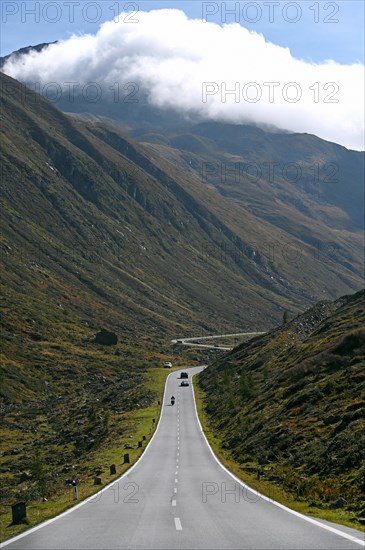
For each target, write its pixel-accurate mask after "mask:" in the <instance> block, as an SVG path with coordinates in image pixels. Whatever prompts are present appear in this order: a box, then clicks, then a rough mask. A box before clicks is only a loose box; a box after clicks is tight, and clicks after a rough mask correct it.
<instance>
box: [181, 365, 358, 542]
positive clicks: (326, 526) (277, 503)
mask: <svg viewBox="0 0 365 550" xmlns="http://www.w3.org/2000/svg"><path fill="white" fill-rule="evenodd" d="M195 374H196V373H193V374H192V375H191V385H192V386H193V391H192V394H193V401H194V409H195V415H196V419H197V421H198V425H199V428H200V431H201V433H202V434H203V437H204V439H205V442H206V444H207V445H208V447H209V450H210V452H211V453H212V455H213V458H214V460H215V461H216V462H217V464H218V465H219V466H220V467H221V468H222V469H223V470H224V471H225V472H226V473H227V474H228V475H230V476H231V477H232V478H233V479H234V480H235V481H237V483H239V484H240V485H241V486H242V487H244V488H245V489H249V491H251V493H253V494H254V495H257V496H259V497H260V498H262V499H263V500H266V501H267V502H271V504H274V506H278V508H281V509H282V510H285V511H286V512H289V514H293V515H294V516H297V517H298V518H301V519H304V520H305V521H308V523H312V524H313V525H317V527H321V528H322V529H325V530H326V531H330V532H331V533H334V534H335V535H339V536H340V537H343V538H345V539H347V540H351V541H352V542H355V543H356V544H359V545H360V546H363V547H364V548H365V541H362V540H360V539H358V538H357V537H354V536H353V535H349V534H348V533H345V532H344V531H340V530H339V529H335V528H334V527H331V526H330V525H325V524H324V523H321V522H320V521H317V520H316V519H313V518H310V517H308V516H304V515H303V514H301V513H300V512H296V511H295V510H292V509H291V508H288V507H287V506H284V504H280V502H276V500H273V499H271V498H269V497H267V496H265V495H262V494H261V493H259V492H258V491H256V490H255V489H252V488H251V487H249V485H246V483H244V482H243V481H242V480H241V479H239V478H238V477H237V476H235V475H234V474H232V472H230V471H229V470H228V469H227V468H226V467H225V466H224V465H223V464H222V463H221V462H220V460H219V459H218V458H217V457H216V455H215V454H214V451H213V449H212V447H211V446H210V444H209V441H208V439H207V438H206V435H205V433H204V431H203V428H202V425H201V423H200V419H199V415H198V410H197V408H196V400H195V392H194V382H193V377H194V376H195Z"/></svg>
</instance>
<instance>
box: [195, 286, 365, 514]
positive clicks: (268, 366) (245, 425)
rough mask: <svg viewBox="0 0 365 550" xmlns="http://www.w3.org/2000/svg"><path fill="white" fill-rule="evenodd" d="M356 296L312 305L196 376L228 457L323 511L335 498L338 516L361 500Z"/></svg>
mask: <svg viewBox="0 0 365 550" xmlns="http://www.w3.org/2000/svg"><path fill="white" fill-rule="evenodd" d="M364 298H365V291H362V292H359V293H357V294H355V295H353V296H349V297H344V298H342V299H340V300H338V301H337V302H335V303H332V302H324V303H320V304H318V305H317V306H315V307H314V308H312V309H311V310H308V311H307V312H305V313H304V314H303V315H301V316H299V317H297V318H296V319H294V320H293V321H291V322H289V323H288V324H287V325H284V326H282V327H280V328H279V329H277V330H274V331H272V332H270V333H268V334H267V335H264V336H263V337H258V338H255V339H253V340H252V341H251V342H249V343H246V344H241V345H240V346H238V347H237V348H235V349H234V350H232V352H230V353H229V354H227V355H226V356H225V357H224V358H223V359H221V360H220V361H219V362H216V363H214V364H213V365H212V366H211V367H210V368H209V369H206V370H205V371H204V372H203V373H202V374H201V375H200V376H199V378H198V380H199V386H200V388H201V390H202V391H203V392H204V394H205V399H204V406H205V412H206V415H207V418H208V419H209V426H210V429H211V430H212V433H213V434H214V435H215V436H216V437H217V438H218V440H219V442H220V445H221V448H222V449H223V451H224V452H225V453H227V456H229V457H230V459H231V460H233V461H235V462H236V463H237V464H239V465H240V466H241V467H242V469H243V470H245V468H247V469H248V472H250V471H251V469H253V470H252V471H253V472H255V475H257V476H260V479H261V481H264V482H265V483H266V486H269V485H270V483H269V482H270V481H271V482H272V483H274V484H275V491H276V487H278V488H280V489H282V490H283V491H284V492H285V493H286V494H289V496H290V499H291V500H296V501H297V502H302V503H306V505H308V503H310V504H311V505H312V506H314V507H317V508H318V507H319V508H322V509H323V510H327V509H328V506H329V504H330V503H331V502H334V501H336V499H338V498H339V497H342V498H344V499H345V500H346V501H347V503H346V505H345V508H344V509H345V513H344V517H343V519H346V518H347V520H348V518H349V516H351V515H354V514H355V515H358V514H360V513H361V512H362V511H363V509H364V505H365V502H364V489H365V487H364V473H365V454H364V449H365V440H364V433H365V430H364V427H365V423H364V405H365V403H364V393H365V377H364V366H365V333H364V328H363V327H364V322H365V309H364ZM266 489H267V487H266Z"/></svg>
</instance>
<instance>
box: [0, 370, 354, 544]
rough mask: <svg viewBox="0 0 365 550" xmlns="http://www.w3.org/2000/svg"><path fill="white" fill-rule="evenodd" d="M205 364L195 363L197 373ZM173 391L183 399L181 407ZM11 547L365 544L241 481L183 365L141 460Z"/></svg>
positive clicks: (344, 530) (170, 379)
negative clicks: (213, 443)
mask: <svg viewBox="0 0 365 550" xmlns="http://www.w3.org/2000/svg"><path fill="white" fill-rule="evenodd" d="M200 370H202V367H195V368H192V369H189V373H190V374H193V373H197V372H199V371H200ZM171 395H175V397H176V403H175V405H174V406H171V405H170V397H171ZM121 452H122V451H121ZM3 546H4V547H6V549H7V550H15V549H16V550H25V549H27V550H55V549H57V550H71V549H72V550H81V549H82V550H84V549H85V550H86V549H87V550H94V549H95V550H101V549H103V550H117V549H118V550H121V549H139V550H141V549H156V550H164V549H173V550H174V549H206V550H208V549H209V550H215V549H217V550H218V549H219V550H232V549H240V550H242V549H246V548H247V549H259V550H264V549H268V550H276V549H288V550H296V549H298V550H299V549H300V550H314V549H315V550H321V549H322V550H348V549H354V548H359V546H365V544H364V534H363V533H361V532H359V531H356V530H354V529H348V528H346V527H341V526H339V525H335V524H330V523H328V522H321V521H319V520H313V519H312V518H308V520H306V519H304V517H303V516H301V515H299V514H296V513H295V512H294V513H292V512H290V511H288V510H287V509H285V508H284V507H281V506H280V505H277V504H275V503H273V502H270V501H269V500H268V499H265V498H262V497H260V496H258V495H257V494H255V493H254V492H252V491H250V490H248V489H247V488H244V487H243V486H241V485H239V483H238V482H237V481H235V479H234V478H233V477H232V476H231V475H230V474H229V473H228V472H227V471H226V470H225V469H224V468H223V467H221V466H220V465H219V463H218V461H217V459H216V458H215V457H214V455H213V453H212V451H211V449H210V447H209V446H208V445H207V442H206V439H205V436H204V435H203V433H202V431H201V427H200V424H199V421H198V418H197V415H196V408H195V401H194V396H193V391H192V385H191V382H190V386H189V387H180V380H179V371H175V372H172V373H171V374H170V375H169V377H168V380H167V383H166V390H165V398H164V403H163V411H162V415H161V419H160V422H159V425H158V429H157V431H156V433H155V436H154V437H153V439H152V441H151V442H150V444H149V446H148V448H147V449H146V451H145V453H144V454H143V456H142V458H141V459H140V460H139V462H137V464H136V465H135V466H134V467H133V468H131V469H130V470H129V472H127V473H126V474H125V475H124V476H122V477H121V478H120V479H119V480H117V481H116V482H115V483H114V484H112V485H110V486H109V487H107V488H105V489H104V490H103V492H102V493H101V494H100V495H99V496H98V497H94V498H92V499H91V500H89V501H87V502H86V503H85V504H82V505H79V506H78V507H76V509H73V510H72V511H71V512H67V513H65V514H63V515H61V516H59V517H58V518H56V519H55V520H51V521H50V522H47V523H46V524H44V525H43V526H40V527H38V528H34V529H32V530H30V532H28V534H25V536H24V534H23V535H20V536H19V537H17V538H15V539H12V540H10V541H7V542H5V543H4V544H3Z"/></svg>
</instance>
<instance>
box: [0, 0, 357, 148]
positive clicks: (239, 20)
mask: <svg viewBox="0 0 365 550" xmlns="http://www.w3.org/2000/svg"><path fill="white" fill-rule="evenodd" d="M1 30H2V32H1V52H2V55H6V54H8V53H10V52H12V51H14V50H16V49H19V48H21V47H24V46H28V45H35V44H39V43H42V42H52V41H55V40H60V41H61V43H60V44H58V45H56V46H54V47H51V48H49V49H48V50H47V51H44V52H42V53H41V54H37V55H36V56H27V58H26V59H25V60H24V59H23V60H22V62H20V63H19V62H18V63H16V64H12V65H9V66H6V67H5V69H4V71H5V72H7V74H9V75H11V76H13V77H14V78H18V79H19V80H21V79H26V80H27V81H32V82H33V81H34V82H38V83H40V84H41V86H43V88H45V87H47V86H48V84H49V83H50V82H59V83H61V85H63V86H64V83H65V82H66V81H67V82H70V81H72V82H73V83H75V82H77V83H78V86H79V87H81V88H82V87H85V86H88V83H90V82H95V83H97V84H96V85H95V86H94V91H96V92H95V93H96V94H98V90H97V87H98V86H100V88H102V89H103V90H104V96H105V94H106V90H109V95H110V93H111V92H110V90H111V89H112V88H113V93H114V97H115V89H116V87H117V88H118V91H119V87H120V88H121V89H123V87H125V86H126V84H128V83H130V82H133V83H134V85H135V87H136V89H137V88H138V89H139V87H141V88H142V87H143V89H144V90H147V92H148V97H149V101H150V102H151V103H152V104H154V105H158V106H160V107H166V106H168V107H175V108H178V109H179V110H181V111H183V112H186V113H191V112H194V111H195V112H198V113H199V114H200V115H202V116H204V117H206V118H208V119H213V120H226V121H230V122H239V123H240V122H242V123H244V122H248V123H256V124H259V125H265V124H267V125H274V126H277V127H279V128H283V129H287V130H290V131H295V132H308V133H314V134H316V135H319V136H320V137H323V138H324V139H328V140H330V141H334V142H336V143H340V144H342V145H344V146H346V147H348V148H353V149H357V150H363V149H364V111H363V104H364V66H363V63H364V3H363V2H362V1H361V0H359V1H352V0H346V1H337V2H327V1H325V0H320V1H317V2H316V1H312V0H301V1H299V0H298V1H296V2H292V1H288V2H285V1H283V2H279V1H275V0H272V1H271V0H268V1H265V0H263V1H259V2H258V1H246V2H214V1H209V2H199V1H196V0H191V1H186V0H185V1H171V0H165V1H163V0H149V1H140V2H134V1H133V2H118V1H117V2H116V1H109V0H105V1H101V2H100V1H99V2H92V1H90V2H89V1H85V0H79V1H76V0H65V1H59V2H55V1H48V0H42V1H38V2H30V1H27V2H25V1H21V2H14V1H8V0H3V2H2V4H1ZM74 86H76V85H75V84H74ZM81 88H80V89H81ZM74 89H75V88H74ZM63 93H64V90H63Z"/></svg>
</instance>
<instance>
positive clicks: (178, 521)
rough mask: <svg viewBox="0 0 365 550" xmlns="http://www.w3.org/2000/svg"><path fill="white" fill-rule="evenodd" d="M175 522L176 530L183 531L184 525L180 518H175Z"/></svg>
mask: <svg viewBox="0 0 365 550" xmlns="http://www.w3.org/2000/svg"><path fill="white" fill-rule="evenodd" d="M174 520H175V529H176V531H182V525H181V521H180V518H174Z"/></svg>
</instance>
